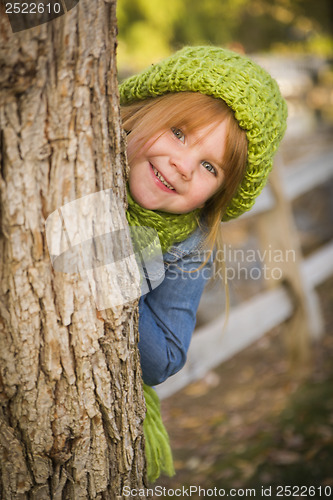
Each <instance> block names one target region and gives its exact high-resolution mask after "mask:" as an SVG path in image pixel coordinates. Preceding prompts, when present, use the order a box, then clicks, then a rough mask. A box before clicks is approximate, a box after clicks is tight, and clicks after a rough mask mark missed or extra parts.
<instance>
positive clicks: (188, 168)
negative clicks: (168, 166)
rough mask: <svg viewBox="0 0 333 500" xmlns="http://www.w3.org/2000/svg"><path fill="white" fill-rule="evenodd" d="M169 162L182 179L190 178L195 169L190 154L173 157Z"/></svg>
mask: <svg viewBox="0 0 333 500" xmlns="http://www.w3.org/2000/svg"><path fill="white" fill-rule="evenodd" d="M171 163H172V165H173V166H174V167H175V168H176V170H177V171H178V173H179V174H180V175H181V176H182V177H183V179H185V180H190V179H191V178H192V175H193V172H194V169H195V161H194V159H193V158H192V157H191V155H190V154H187V155H186V154H183V155H180V156H178V157H173V158H172V159H171Z"/></svg>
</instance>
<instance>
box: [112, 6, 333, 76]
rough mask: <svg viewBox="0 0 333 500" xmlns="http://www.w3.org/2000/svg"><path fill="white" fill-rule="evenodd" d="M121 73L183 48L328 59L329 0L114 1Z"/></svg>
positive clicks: (332, 46) (331, 43) (332, 29)
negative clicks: (202, 46)
mask: <svg viewBox="0 0 333 500" xmlns="http://www.w3.org/2000/svg"><path fill="white" fill-rule="evenodd" d="M117 15H118V28H119V36H118V41H119V47H118V64H119V69H120V72H122V73H124V74H126V73H130V72H132V71H135V70H138V69H141V68H142V67H144V66H147V65H148V64H150V63H153V62H155V61H157V60H159V59H161V58H162V57H164V56H166V55H168V54H170V53H171V52H173V51H174V50H175V49H178V48H180V47H182V46H183V45H187V44H188V45H199V44H213V45H220V46H229V47H231V48H235V49H236V50H241V51H245V52H247V53H253V52H267V51H279V52H303V53H304V52H305V53H313V54H317V55H323V56H332V54H333V2H332V0H316V1H315V2H313V1H312V0H118V6H117Z"/></svg>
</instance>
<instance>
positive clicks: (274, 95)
mask: <svg viewBox="0 0 333 500" xmlns="http://www.w3.org/2000/svg"><path fill="white" fill-rule="evenodd" d="M185 91H187V92H201V93H202V94H206V95H212V96H213V97H216V98H218V99H222V100H223V101H224V102H226V104H227V105H228V106H229V107H231V109H233V111H234V114H235V117H236V120H237V121H238V123H239V125H240V127H241V128H242V129H244V130H245V132H246V136H247V141H248V158H247V170H246V174H245V176H244V179H243V181H242V183H241V184H240V186H239V188H238V190H237V192H236V194H235V196H234V197H233V198H232V200H231V202H230V203H229V205H228V207H227V209H226V212H225V214H224V216H223V219H222V220H229V219H233V218H236V217H238V216H239V215H241V214H242V213H244V212H245V211H247V210H250V208H251V207H252V206H253V204H254V202H255V199H256V197H257V196H258V195H259V193H260V192H261V190H262V188H263V187H264V185H265V183H266V181H267V177H268V174H269V172H270V170H271V169H272V165H273V157H274V154H275V152H276V150H277V147H278V145H279V143H280V141H281V139H282V137H283V135H284V132H285V130H286V119H287V105H286V103H285V101H284V99H283V98H282V96H281V93H280V91H279V87H278V85H277V83H276V81H275V80H274V79H273V78H272V77H271V76H270V75H269V74H268V73H267V72H266V71H265V70H264V69H263V68H261V67H260V66H258V65H257V64H256V63H255V62H254V61H252V60H251V59H249V58H248V57H246V56H243V55H241V54H238V53H235V52H233V51H231V50H226V49H222V48H219V47H184V48H183V49H181V50H180V51H178V52H176V53H175V54H174V55H172V56H171V57H169V58H167V59H165V60H163V61H161V62H160V63H158V64H153V65H151V66H150V67H149V68H148V69H146V70H145V71H143V72H142V73H139V74H138V75H134V76H132V77H130V78H128V79H127V80H125V81H124V82H123V83H122V84H121V85H120V88H119V92H120V102H121V104H122V105H124V104H128V103H131V102H134V101H137V100H142V99H146V98H148V97H156V96H161V95H164V94H166V93H172V92H185Z"/></svg>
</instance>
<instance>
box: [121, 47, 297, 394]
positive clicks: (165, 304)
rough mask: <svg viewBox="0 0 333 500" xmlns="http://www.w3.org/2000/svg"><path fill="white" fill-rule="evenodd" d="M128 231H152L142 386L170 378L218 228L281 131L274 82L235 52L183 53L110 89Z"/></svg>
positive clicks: (255, 184) (250, 193)
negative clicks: (153, 262) (122, 142)
mask: <svg viewBox="0 0 333 500" xmlns="http://www.w3.org/2000/svg"><path fill="white" fill-rule="evenodd" d="M120 98H121V104H122V119H123V126H124V129H125V131H126V133H127V141H128V162H129V167H130V169H129V182H128V188H129V192H128V201H129V206H128V210H127V218H128V221H129V223H130V224H133V225H142V226H151V227H153V228H155V229H156V230H157V232H158V235H159V239H160V242H161V246H162V250H163V252H164V255H163V258H164V263H165V278H164V280H163V282H162V283H161V284H160V285H159V286H158V287H157V288H155V289H154V290H152V291H150V292H149V293H148V294H147V295H145V296H144V297H141V299H140V304H139V334H140V341H139V350H140V356H141V366H142V373H143V380H144V382H145V383H146V384H148V385H150V386H152V385H156V384H160V383H161V382H163V381H164V380H166V379H167V378H168V377H169V376H171V375H172V374H174V373H176V372H177V371H179V370H180V369H181V368H182V366H183V365H184V363H185V360H186V353H187V350H188V347H189V343H190V340H191V336H192V332H193V329H194V326H195V317H196V311H197V308H198V304H199V300H200V297H201V294H202V291H203V289H204V286H205V284H206V282H207V280H208V279H209V277H210V276H211V274H212V261H213V253H214V248H215V245H216V241H217V240H218V233H219V229H220V226H221V224H220V223H221V220H222V221H227V220H229V219H232V218H235V217H238V216H239V215H241V214H242V213H243V212H245V211H246V210H249V209H250V208H251V207H252V205H253V204H254V201H255V198H256V197H257V196H258V194H259V193H260V191H261V190H262V188H263V186H264V184H265V182H266V180H267V176H268V173H269V171H270V170H271V168H272V161H273V155H274V153H275V151H276V149H277V147H278V144H279V142H280V140H281V138H282V136H283V134H284V131H285V128H286V117H287V108H286V104H285V101H284V100H283V98H282V97H281V94H280V92H279V89H278V86H277V84H276V82H275V81H274V80H273V79H272V78H271V77H270V76H269V75H268V74H267V73H266V71H264V70H263V69H262V68H260V67H259V66H258V65H257V64H255V63H254V62H253V61H251V60H250V59H248V58H247V57H244V56H242V55H240V54H237V53H234V52H232V51H229V50H224V49H221V48H214V47H185V48H183V49H182V50H180V51H179V52H177V53H176V54H174V55H173V56H171V57H169V58H168V59H166V60H164V61H162V62H161V63H159V64H156V65H152V66H151V67H150V68H148V69H147V70H146V71H144V72H142V73H141V74H139V75H135V76H132V77H130V78H129V79H127V80H125V81H124V82H123V83H122V84H121V86H120Z"/></svg>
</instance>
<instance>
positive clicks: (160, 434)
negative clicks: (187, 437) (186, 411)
mask: <svg viewBox="0 0 333 500" xmlns="http://www.w3.org/2000/svg"><path fill="white" fill-rule="evenodd" d="M143 391H144V396H145V400H146V408H147V412H146V418H145V420H144V423H143V431H144V435H145V441H146V444H145V453H146V463H147V475H148V479H149V481H150V482H152V483H153V482H154V481H156V479H158V477H159V476H160V475H161V473H162V472H164V474H166V475H168V476H173V475H174V473H175V469H174V466H173V458H172V452H171V448H170V442H169V436H168V433H167V431H166V429H165V427H164V425H163V422H162V418H161V411H160V402H159V399H158V395H157V394H156V391H155V390H154V389H153V388H152V387H149V386H148V385H146V384H144V385H143Z"/></svg>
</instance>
